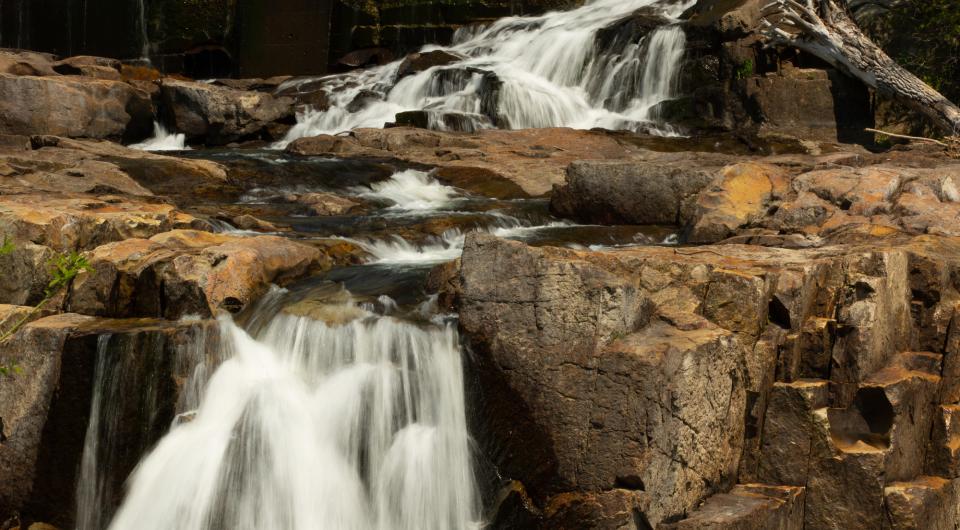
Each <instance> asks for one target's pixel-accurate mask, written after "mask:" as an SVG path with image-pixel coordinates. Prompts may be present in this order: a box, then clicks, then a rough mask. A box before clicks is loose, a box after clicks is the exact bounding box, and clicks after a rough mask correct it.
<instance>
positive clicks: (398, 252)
mask: <svg viewBox="0 0 960 530" xmlns="http://www.w3.org/2000/svg"><path fill="white" fill-rule="evenodd" d="M465 239H466V237H465V236H464V234H463V232H461V231H460V230H456V229H453V230H447V231H446V232H444V234H443V235H442V236H440V237H434V238H431V239H430V240H428V241H426V242H424V243H411V242H410V241H407V240H406V239H403V238H402V237H400V236H393V237H390V238H387V239H372V240H366V239H348V241H351V242H353V243H355V244H357V245H360V247H361V248H363V250H365V251H367V252H368V253H370V255H371V256H373V259H372V260H370V261H369V263H375V264H383V265H418V264H423V265H428V264H432V263H443V262H446V261H453V260H455V259H457V258H459V257H460V254H462V253H463V243H464V240H465Z"/></svg>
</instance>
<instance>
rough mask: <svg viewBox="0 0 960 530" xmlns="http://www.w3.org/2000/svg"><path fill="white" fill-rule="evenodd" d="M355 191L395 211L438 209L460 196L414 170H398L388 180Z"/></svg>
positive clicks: (450, 188) (453, 189)
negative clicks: (387, 203)
mask: <svg viewBox="0 0 960 530" xmlns="http://www.w3.org/2000/svg"><path fill="white" fill-rule="evenodd" d="M354 191H355V192H356V193H357V194H358V195H359V196H361V197H364V198H367V199H373V200H378V201H387V202H389V203H392V206H391V207H390V209H392V210H398V211H400V210H402V211H422V210H439V209H442V208H445V207H447V206H449V205H450V204H451V203H452V202H453V201H454V200H455V199H456V198H458V197H460V192H458V191H457V190H456V189H455V188H452V187H450V186H447V185H444V184H441V183H440V182H438V181H437V180H436V179H434V178H433V177H431V176H430V175H429V174H427V173H425V172H423V171H417V170H414V169H410V170H407V171H400V172H398V173H395V174H394V175H393V176H392V177H390V178H389V179H387V180H384V181H382V182H375V183H373V184H371V185H370V186H369V187H367V188H359V189H356V190H354Z"/></svg>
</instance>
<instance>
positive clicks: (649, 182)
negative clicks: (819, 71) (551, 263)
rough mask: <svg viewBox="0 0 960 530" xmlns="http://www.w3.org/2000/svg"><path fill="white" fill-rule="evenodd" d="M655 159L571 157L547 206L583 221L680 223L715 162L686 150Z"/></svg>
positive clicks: (711, 176) (686, 217)
mask: <svg viewBox="0 0 960 530" xmlns="http://www.w3.org/2000/svg"><path fill="white" fill-rule="evenodd" d="M697 158H704V157H697ZM717 158H722V157H717ZM655 159H656V161H655V162H654V161H643V162H640V161H637V162H634V161H620V160H617V161H592V160H581V161H576V162H574V163H572V164H570V166H569V167H568V168H567V183H566V185H564V186H557V187H555V188H554V192H553V195H552V196H551V201H550V208H551V210H552V211H553V212H554V213H556V214H557V215H560V216H562V217H570V218H574V219H579V220H581V221H585V222H594V223H604V224H617V223H620V224H662V225H676V224H678V225H682V224H685V223H686V222H687V220H689V219H690V217H691V215H692V210H693V202H694V200H695V198H696V196H697V194H698V193H699V192H700V191H701V190H702V189H704V188H706V187H707V185H709V184H710V183H711V182H713V179H714V174H715V172H716V170H717V169H718V168H717V167H716V162H715V163H714V167H710V165H705V164H703V162H704V161H703V160H696V159H694V158H693V157H690V156H689V154H687V153H684V156H682V157H681V156H670V155H661V156H656V157H655ZM720 165H723V163H721V164H720ZM637 197H643V198H644V200H642V201H638V200H637Z"/></svg>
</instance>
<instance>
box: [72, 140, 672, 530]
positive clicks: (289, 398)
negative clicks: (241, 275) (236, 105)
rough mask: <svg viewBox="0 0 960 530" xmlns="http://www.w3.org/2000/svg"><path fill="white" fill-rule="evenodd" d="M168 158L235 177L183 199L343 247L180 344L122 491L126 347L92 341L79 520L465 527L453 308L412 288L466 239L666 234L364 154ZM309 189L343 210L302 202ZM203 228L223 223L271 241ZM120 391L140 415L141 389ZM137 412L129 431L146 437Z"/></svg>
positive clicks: (629, 242) (137, 524) (467, 497)
mask: <svg viewBox="0 0 960 530" xmlns="http://www.w3.org/2000/svg"><path fill="white" fill-rule="evenodd" d="M180 156H188V157H193V158H205V159H211V160H215V161H217V162H220V163H222V164H225V165H226V166H227V167H229V168H230V169H231V172H233V173H235V174H237V173H238V172H239V173H242V174H244V175H246V178H245V185H246V188H245V189H243V190H236V191H235V192H234V193H232V194H229V193H225V194H223V195H222V196H217V197H213V198H208V199H206V202H202V203H200V204H197V205H196V207H197V208H199V209H201V210H203V211H206V212H216V211H229V212H231V213H232V214H238V213H244V212H246V213H249V214H253V215H255V216H256V217H257V218H259V219H261V220H262V221H266V222H267V223H269V225H267V226H273V227H276V230H275V232H273V233H275V234H279V235H282V236H285V237H289V238H293V239H296V240H299V241H302V242H307V243H311V242H317V241H325V242H342V243H344V244H347V245H350V246H352V247H354V248H355V249H356V251H357V254H358V256H359V257H358V259H357V263H356V264H355V265H349V266H341V267H336V268H333V269H332V270H330V271H328V272H326V273H324V274H319V275H315V276H313V277H309V278H307V279H304V280H301V281H298V282H296V283H294V284H292V285H287V286H285V287H283V288H280V287H274V288H273V289H272V290H271V291H270V292H269V293H268V294H266V295H265V296H264V297H263V298H262V299H261V300H260V301H259V302H257V303H256V304H253V306H252V307H251V308H248V309H247V310H245V311H244V312H243V313H242V314H240V315H237V316H236V317H233V318H232V317H230V316H223V317H221V318H220V320H219V324H218V327H219V330H218V333H217V335H218V336H219V340H218V341H213V342H214V343H218V344H216V345H213V346H211V342H210V341H208V340H206V339H205V338H200V339H198V340H193V341H188V342H187V343H186V344H184V345H182V346H181V347H180V349H181V351H179V352H178V354H177V358H178V359H179V360H178V361H177V362H178V363H180V364H184V363H186V366H183V367H181V369H180V371H182V372H183V373H185V374H190V375H189V376H188V377H187V378H186V381H185V382H184V388H186V389H187V390H186V391H185V392H183V391H182V393H183V394H185V396H186V397H184V396H181V399H180V401H179V403H178V405H177V409H176V419H175V420H174V422H173V424H172V425H171V426H170V429H169V431H168V432H167V433H166V434H165V435H163V436H162V438H160V440H159V442H158V443H157V445H156V446H154V447H153V448H152V449H151V450H149V451H146V456H145V458H144V459H143V460H142V461H141V462H140V464H139V465H138V466H137V468H136V470H135V471H134V473H133V474H132V476H131V477H130V478H129V480H128V481H127V483H126V485H125V488H126V491H121V490H122V488H121V486H120V485H119V483H118V481H117V479H116V477H112V478H111V476H110V474H111V467H112V466H114V465H115V463H114V462H113V460H112V459H113V457H112V456H111V455H112V454H113V452H114V451H113V450H112V449H111V444H112V443H113V440H112V436H113V430H114V429H113V427H112V425H113V423H112V422H111V418H115V417H116V416H117V410H116V407H117V406H119V405H118V404H119V403H122V402H123V401H124V400H123V399H121V396H120V395H119V394H118V392H130V391H131V385H130V384H128V383H124V378H125V377H127V376H128V371H125V370H126V369H125V368H124V366H126V365H125V364H124V359H125V358H128V357H129V355H130V353H129V352H130V350H131V348H133V347H134V345H131V344H125V343H117V342H116V340H113V339H111V337H110V336H108V335H105V336H102V337H101V340H100V347H99V348H98V353H97V356H98V357H97V365H96V373H95V391H94V393H95V395H94V399H93V403H92V406H91V422H90V426H89V428H88V433H87V439H86V442H85V447H84V456H83V460H82V468H81V470H80V476H79V486H78V491H77V506H78V528H80V529H81V530H94V529H99V528H106V527H108V522H109V521H112V522H110V523H109V528H113V529H132V528H137V529H157V530H160V529H173V528H177V529H197V530H200V529H209V528H224V529H226V528H230V529H251V530H252V529H260V528H291V529H316V528H338V529H348V528H357V529H367V528H382V529H410V530H414V529H417V530H421V529H428V530H429V529H436V530H441V529H450V528H479V527H480V526H482V521H483V511H484V506H483V505H484V504H485V502H484V499H485V498H486V497H488V496H489V492H486V491H483V487H482V486H481V485H480V482H481V480H479V479H478V478H477V473H478V472H479V471H478V470H477V469H476V467H477V463H478V462H479V461H480V460H482V455H479V454H477V452H478V450H477V446H476V443H474V441H473V439H472V436H471V433H470V432H468V424H469V422H468V417H467V410H468V404H467V402H466V401H467V399H468V398H467V397H466V396H467V392H466V390H465V383H464V378H465V376H466V377H469V374H466V375H465V365H466V364H468V363H465V358H464V351H465V350H464V349H463V348H462V347H461V345H460V340H459V337H458V333H457V322H456V315H454V314H448V312H447V311H448V310H447V309H446V308H444V307H441V306H440V305H439V304H438V300H437V297H436V296H435V295H431V293H429V292H428V290H427V288H426V286H425V285H426V279H427V277H428V274H429V273H430V271H431V270H432V269H434V268H435V267H438V266H442V265H443V264H444V263H449V262H451V261H453V260H456V259H458V258H459V256H460V253H461V251H462V249H463V242H464V238H465V236H466V234H467V233H468V232H470V231H486V232H489V233H492V234H495V235H497V236H500V237H504V238H510V239H516V240H522V241H525V242H527V243H529V244H533V245H555V246H566V247H571V248H587V247H590V248H600V247H622V246H633V245H651V244H669V242H670V241H671V240H672V237H671V232H670V230H669V229H667V228H658V227H634V226H589V225H577V224H574V223H571V222H569V221H562V220H560V219H557V218H555V217H553V216H551V215H550V213H549V211H548V204H547V201H545V200H543V199H513V200H500V199H493V198H489V197H485V196H480V195H476V194H471V193H468V192H466V191H464V190H460V189H456V188H454V187H451V186H448V185H446V184H443V183H441V182H439V181H437V180H436V179H434V178H433V177H432V176H431V175H430V174H429V173H427V172H424V171H418V170H414V169H408V168H402V167H392V166H389V165H385V164H383V163H378V162H360V161H356V160H354V161H343V160H338V159H333V158H325V159H324V158H299V157H293V156H289V155H285V154H282V153H279V152H276V151H269V150H267V151H250V150H213V151H191V152H182V153H180ZM305 176H308V177H305ZM318 195H320V196H322V197H323V198H324V200H326V201H327V202H329V201H337V200H346V201H349V202H351V203H352V204H353V206H352V207H351V208H350V209H349V211H347V212H341V213H338V214H336V215H316V211H307V210H305V203H306V204H307V205H308V206H307V208H310V207H316V206H315V203H314V206H309V204H310V200H314V201H315V200H316V197H317V196H318ZM213 221H214V223H215V224H216V226H217V227H218V229H219V230H221V231H224V232H230V233H233V234H240V235H250V236H251V237H252V236H255V235H257V234H262V233H271V232H270V230H269V229H266V228H264V227H260V230H259V231H253V230H241V229H238V228H236V227H234V226H233V225H232V224H231V223H230V222H227V221H217V220H216V219H215V216H214V219H213ZM136 347H143V346H142V345H136ZM205 349H206V350H205ZM125 352H127V353H125ZM134 365H135V364H134ZM131 366H133V365H131ZM137 391H138V392H139V391H142V392H143V393H145V395H144V396H141V401H142V402H143V404H144V407H146V408H150V407H151V406H152V405H151V403H152V402H153V401H155V400H156V399H155V397H151V396H153V394H150V393H151V392H153V393H155V392H156V389H155V388H151V387H149V385H148V386H147V387H146V388H142V389H139V390H137ZM150 418H151V419H149V422H150V423H151V425H148V426H146V427H144V428H145V429H148V430H149V429H153V430H156V428H157V426H156V425H153V423H155V422H156V420H155V418H153V416H150ZM161 431H162V429H161ZM484 472H485V473H488V474H489V471H484ZM119 499H123V500H122V502H121V503H120V504H119V508H117V507H116V504H117V501H118V500H119ZM114 510H116V511H114Z"/></svg>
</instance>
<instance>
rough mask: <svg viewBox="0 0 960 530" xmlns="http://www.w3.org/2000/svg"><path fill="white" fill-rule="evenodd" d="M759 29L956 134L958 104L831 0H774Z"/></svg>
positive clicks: (959, 119) (959, 128)
mask: <svg viewBox="0 0 960 530" xmlns="http://www.w3.org/2000/svg"><path fill="white" fill-rule="evenodd" d="M764 13H765V15H764V19H763V22H762V25H763V27H762V29H761V32H762V33H763V35H764V36H765V37H766V38H767V43H768V45H771V46H777V45H780V46H791V47H794V48H798V49H800V50H802V51H805V52H807V53H809V54H811V55H814V56H816V57H819V58H820V59H822V60H824V61H826V62H827V63H829V64H830V65H832V66H833V67H835V68H837V69H838V70H840V71H842V72H844V73H846V74H847V75H850V76H853V77H854V78H856V79H859V80H860V81H862V82H863V83H864V84H866V85H867V86H870V87H872V88H874V89H875V90H876V91H877V93H879V94H880V95H883V96H886V97H889V98H891V99H893V100H895V101H898V102H900V103H902V104H904V105H905V106H907V107H909V108H911V109H913V110H915V111H917V112H920V113H922V114H923V115H925V116H927V117H928V118H930V119H931V120H933V122H934V123H935V124H936V125H937V126H938V127H939V128H940V129H942V130H943V132H944V133H946V134H947V135H951V134H952V135H956V134H960V108H958V107H957V106H956V105H954V104H953V103H951V102H950V100H948V99H947V98H945V97H943V95H942V94H940V93H939V92H937V91H936V90H934V89H933V88H932V87H930V86H929V85H927V84H926V83H924V82H923V81H922V80H920V78H918V77H917V76H915V75H913V74H911V73H910V72H909V71H907V70H906V69H904V68H903V67H901V66H900V65H899V64H897V63H896V61H894V60H893V59H891V58H890V57H889V56H888V55H887V54H886V53H885V52H884V51H883V50H881V49H880V47H879V46H877V45H876V44H874V42H873V41H871V40H870V39H869V38H867V36H866V35H864V34H863V32H861V31H860V28H859V27H858V26H857V24H856V23H855V22H854V21H853V20H852V19H851V18H850V16H849V15H848V14H847V11H846V9H844V8H843V7H840V6H838V5H837V4H836V3H835V2H834V0H819V1H817V0H773V1H772V2H771V3H770V4H768V5H767V6H766V7H765V8H764Z"/></svg>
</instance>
